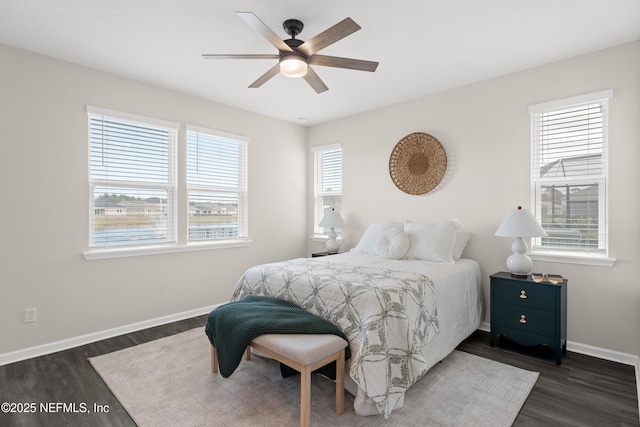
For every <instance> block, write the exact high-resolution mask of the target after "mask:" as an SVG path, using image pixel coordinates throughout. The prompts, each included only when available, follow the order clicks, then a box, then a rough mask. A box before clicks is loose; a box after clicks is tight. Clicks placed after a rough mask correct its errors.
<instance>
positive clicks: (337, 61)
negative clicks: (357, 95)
mask: <svg viewBox="0 0 640 427" xmlns="http://www.w3.org/2000/svg"><path fill="white" fill-rule="evenodd" d="M308 62H309V64H311V65H320V66H323V67H336V68H348V69H350V70H360V71H371V72H374V71H375V70H376V68H378V63H377V62H373V61H363V60H361V59H353V58H340V57H339V56H326V55H313V56H311V57H310V58H309V61H308Z"/></svg>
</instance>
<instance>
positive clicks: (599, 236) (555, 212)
mask: <svg viewBox="0 0 640 427" xmlns="http://www.w3.org/2000/svg"><path fill="white" fill-rule="evenodd" d="M611 96H612V92H611V91H603V92H597V93H593V94H589V95H584V96H580V97H575V98H569V99H564V100H559V101H553V102H550V103H545V104H539V105H535V106H531V107H530V109H529V110H530V113H531V123H532V136H531V140H532V187H533V197H532V198H533V206H535V212H536V216H537V217H538V219H540V222H541V224H542V227H543V228H544V229H545V231H546V232H547V234H548V237H540V238H536V239H533V241H532V246H533V249H534V251H535V250H536V249H538V250H560V251H568V252H578V253H600V254H606V253H607V250H608V247H607V245H608V244H607V240H608V236H607V234H608V227H607V211H608V209H607V203H608V202H607V179H608V158H607V152H608V149H607V148H608V133H607V125H608V100H609V98H610V97H611Z"/></svg>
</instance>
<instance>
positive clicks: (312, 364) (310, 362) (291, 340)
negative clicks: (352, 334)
mask: <svg viewBox="0 0 640 427" xmlns="http://www.w3.org/2000/svg"><path fill="white" fill-rule="evenodd" d="M347 345H348V343H347V341H345V340H344V339H342V338H340V337H339V336H337V335H332V334H268V335H260V336H258V337H256V338H254V339H253V340H252V341H251V342H250V343H249V347H247V349H246V352H245V359H246V360H249V359H250V354H251V351H250V347H253V348H255V349H256V350H258V351H260V352H261V353H264V354H265V355H267V356H269V357H272V358H273V359H275V360H277V361H279V362H281V363H284V364H285V365H287V366H289V367H290V368H293V369H295V370H296V371H298V372H300V375H301V380H300V425H301V426H305V427H307V426H309V425H310V423H311V373H312V372H313V371H315V370H316V369H318V368H321V367H323V366H325V365H327V364H329V363H331V362H333V361H335V362H336V413H337V414H338V415H342V414H343V413H344V369H345V347H346V346H347ZM211 372H214V373H215V372H218V356H217V352H216V349H215V347H213V346H211Z"/></svg>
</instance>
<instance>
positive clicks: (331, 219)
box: [318, 208, 344, 228]
mask: <svg viewBox="0 0 640 427" xmlns="http://www.w3.org/2000/svg"><path fill="white" fill-rule="evenodd" d="M318 225H319V226H320V227H322V228H342V227H344V221H343V220H342V216H341V215H340V212H338V211H337V210H335V209H334V208H330V209H329V210H327V212H325V214H324V217H323V218H322V221H320V224H318Z"/></svg>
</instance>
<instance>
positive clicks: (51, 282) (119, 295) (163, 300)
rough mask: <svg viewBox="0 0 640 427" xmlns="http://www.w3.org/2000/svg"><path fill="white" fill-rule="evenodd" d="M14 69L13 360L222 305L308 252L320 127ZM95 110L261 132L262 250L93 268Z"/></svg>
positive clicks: (7, 190)
mask: <svg viewBox="0 0 640 427" xmlns="http://www.w3.org/2000/svg"><path fill="white" fill-rule="evenodd" d="M0 64H2V65H1V66H0V85H1V87H2V90H1V91H0V129H1V131H0V132H1V133H0V135H1V136H0V194H1V197H0V218H1V220H0V290H1V292H0V355H2V354H3V353H7V352H12V351H16V350H19V349H25V348H30V347H33V346H37V345H41V344H47V343H52V342H55V341H58V340H66V339H69V338H72V337H76V336H80V335H83V334H90V333H95V332H99V331H103V330H107V329H111V328H117V327H120V326H123V325H129V324H132V323H136V322H141V321H146V320H149V319H155V318H159V317H163V316H168V315H173V314H175V313H181V312H185V311H189V310H194V309H198V308H201V307H208V306H211V305H214V304H218V303H222V302H225V301H228V299H229V296H230V294H231V290H232V289H233V286H234V285H235V283H236V282H237V280H238V278H239V276H240V275H241V274H242V272H243V271H244V270H245V269H246V268H248V267H249V266H251V265H254V264H258V263H263V262H269V261H275V260H282V259H286V258H293V257H297V256H303V255H304V254H305V253H306V237H307V234H306V202H305V198H306V191H307V190H306V185H305V184H306V158H307V150H306V146H305V138H306V128H304V127H302V126H298V125H294V124H290V123H285V122H282V121H279V120H274V119H270V118H267V117H264V116H260V115H256V114H252V113H249V112H246V111H242V110H238V109H234V108H231V107H227V106H223V105H219V104H215V103H212V102H207V101H204V100H202V99H198V98H195V97H191V96H186V95H183V94H179V93H176V92H172V91H169V90H165V89H161V88H158V87H154V86H150V85H146V84H143V83H139V82H135V81H132V80H128V79H125V78H121V77H116V76H113V75H110V74H106V73H102V72H98V71H95V70H92V69H88V68H84V67H79V66H76V65H72V64H69V63H65V62H62V61H58V60H54V59H51V58H47V57H44V56H41V55H36V54H33V53H29V52H26V51H22V50H17V49H13V48H9V47H7V46H3V45H0ZM212 84H214V82H212ZM86 104H90V105H95V106H99V107H105V108H110V109H115V110H121V111H127V112H131V113H135V114H141V115H146V116H152V117H157V118H160V119H165V120H171V121H176V122H180V123H190V124H195V125H199V126H204V127H209V128H213V129H218V130H222V131H225V132H230V133H235V134H241V135H246V136H248V137H249V139H250V142H249V165H250V171H249V192H250V199H249V210H250V213H249V215H250V223H249V232H250V238H251V239H252V240H253V244H252V245H251V246H250V247H245V248H234V249H219V250H207V251H199V252H188V253H174V254H164V255H151V256H140V257H133V258H122V259H108V260H95V261H85V260H84V259H83V257H82V251H83V250H85V249H86V247H87V244H88V219H87V218H88V200H87V197H88V184H87V174H88V167H87V158H88V154H87V152H88V147H87V145H88V143H87V115H86V112H85V106H86ZM31 307H35V308H37V313H38V320H37V322H36V323H29V324H25V323H24V322H23V310H24V309H25V308H31Z"/></svg>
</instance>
